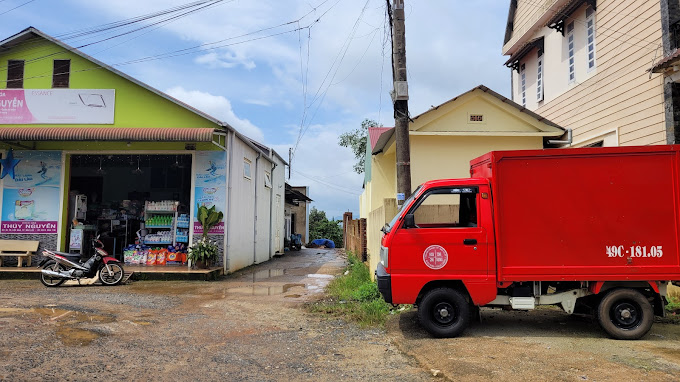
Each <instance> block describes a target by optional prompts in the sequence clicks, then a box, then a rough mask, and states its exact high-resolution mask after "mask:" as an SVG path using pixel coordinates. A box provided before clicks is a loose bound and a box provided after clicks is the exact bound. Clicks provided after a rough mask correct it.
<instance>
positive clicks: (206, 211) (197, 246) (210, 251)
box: [188, 205, 224, 268]
mask: <svg viewBox="0 0 680 382" xmlns="http://www.w3.org/2000/svg"><path fill="white" fill-rule="evenodd" d="M197 207H198V209H197V211H196V219H198V221H199V223H201V227H203V235H202V236H201V238H200V239H198V240H197V241H195V242H194V243H193V244H192V245H191V247H189V256H188V259H189V260H191V264H192V265H195V266H197V267H201V268H208V267H210V266H211V265H212V264H214V263H215V260H217V251H218V250H219V248H218V247H217V243H216V242H215V241H213V240H210V239H208V231H210V229H211V228H212V227H214V226H215V225H216V224H217V223H219V222H220V221H221V220H222V218H223V217H224V214H223V213H222V212H220V211H217V210H216V209H215V206H212V207H210V208H208V207H206V206H200V205H199V206H197Z"/></svg>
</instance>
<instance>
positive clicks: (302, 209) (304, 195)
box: [284, 183, 313, 245]
mask: <svg viewBox="0 0 680 382" xmlns="http://www.w3.org/2000/svg"><path fill="white" fill-rule="evenodd" d="M308 195H309V187H307V186H298V187H295V186H291V185H289V184H288V183H286V205H285V209H284V216H285V217H284V218H285V230H284V231H285V234H286V238H287V239H290V235H291V234H300V235H301V240H302V244H303V245H304V244H307V243H308V242H309V203H310V202H312V201H313V200H312V199H310V198H309V196H308Z"/></svg>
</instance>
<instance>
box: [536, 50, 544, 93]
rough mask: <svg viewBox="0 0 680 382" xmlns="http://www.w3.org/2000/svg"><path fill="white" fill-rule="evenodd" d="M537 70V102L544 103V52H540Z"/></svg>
mask: <svg viewBox="0 0 680 382" xmlns="http://www.w3.org/2000/svg"><path fill="white" fill-rule="evenodd" d="M537 65H538V66H537V69H536V100H538V101H543V51H542V50H540V49H539V50H538V63H537Z"/></svg>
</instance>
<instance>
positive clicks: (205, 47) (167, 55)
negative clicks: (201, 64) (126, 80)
mask: <svg viewBox="0 0 680 382" xmlns="http://www.w3.org/2000/svg"><path fill="white" fill-rule="evenodd" d="M211 1H215V0H211ZM219 1H224V0H219ZM231 1H233V0H231ZM328 1H329V0H324V1H323V2H322V3H321V4H319V6H321V5H323V4H325V3H326V2H328ZM338 2H339V0H338ZM203 3H205V2H203ZM336 4H337V2H336ZM316 9H317V8H313V10H312V11H310V12H308V13H306V14H304V15H303V16H302V17H300V18H298V19H296V20H292V21H288V22H285V23H282V24H279V25H276V26H272V27H267V28H262V29H260V30H257V31H253V32H249V33H245V34H242V35H240V36H234V37H229V38H226V39H222V40H218V41H213V42H209V43H203V44H199V45H196V46H192V47H188V48H184V49H178V50H174V51H169V52H165V53H161V54H157V55H152V56H146V57H141V58H137V59H133V60H129V61H125V62H119V63H116V64H111V65H110V66H124V65H130V64H136V63H143V62H148V61H155V60H161V59H168V58H174V57H178V56H183V55H188V54H195V53H199V52H205V51H208V50H215V49H219V48H224V47H228V46H233V45H239V44H244V43H248V42H253V41H257V40H262V39H266V38H271V37H276V36H280V35H283V34H287V33H292V32H296V31H298V30H304V29H310V28H311V27H312V26H313V25H314V24H316V23H318V22H319V21H320V20H321V17H319V18H317V19H315V20H314V21H312V22H311V23H310V25H307V26H304V27H300V28H295V29H291V30H286V31H283V32H279V33H274V34H269V35H266V36H260V37H256V38H252V39H248V40H243V41H237V42H233V43H228V44H220V43H222V42H226V41H231V40H235V39H238V38H242V37H246V36H250V35H254V34H258V33H261V32H264V31H268V30H272V29H276V28H280V27H283V26H286V25H290V24H294V23H297V22H299V21H301V20H302V19H304V18H306V17H307V16H309V15H310V14H311V13H312V12H313V11H314V10H316ZM324 14H326V12H324ZM216 44H220V45H216ZM87 45H93V44H87ZM212 45H214V46H212ZM79 48H80V47H79ZM77 49H78V48H71V49H65V50H64V51H62V52H65V51H74V50H77ZM62 52H59V53H62ZM55 54H57V53H53V54H50V55H46V56H43V57H38V58H35V59H32V60H27V62H35V61H39V60H41V59H45V58H47V57H50V56H53V55H55ZM101 68H103V66H97V67H93V68H88V69H83V70H79V71H72V73H77V72H85V71H90V70H95V69H101ZM4 70H6V69H4ZM42 77H46V76H43V75H38V76H33V77H28V78H25V79H33V78H42ZM0 82H6V80H5V81H2V80H0Z"/></svg>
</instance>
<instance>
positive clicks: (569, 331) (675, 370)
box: [387, 308, 680, 382]
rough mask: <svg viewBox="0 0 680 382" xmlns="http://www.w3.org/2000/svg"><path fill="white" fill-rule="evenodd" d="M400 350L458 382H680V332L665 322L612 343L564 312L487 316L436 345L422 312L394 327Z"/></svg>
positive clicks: (391, 333)
mask: <svg viewBox="0 0 680 382" xmlns="http://www.w3.org/2000/svg"><path fill="white" fill-rule="evenodd" d="M387 331H388V333H389V337H390V339H391V340H392V341H393V343H394V344H395V345H396V346H397V347H398V348H399V350H401V351H402V352H404V353H405V354H408V355H411V356H412V357H414V358H415V359H416V360H417V361H418V362H419V363H420V364H421V366H422V367H423V368H425V369H427V370H431V371H432V372H433V373H435V374H437V375H439V376H440V377H443V378H445V379H449V380H452V381H475V382H477V381H499V380H500V381H518V380H519V381H587V380H590V381H678V380H680V342H678V340H680V325H677V324H664V323H660V322H657V323H655V324H654V325H653V326H652V330H651V331H650V332H649V333H648V334H647V335H646V336H645V337H643V338H642V339H641V340H637V341H617V340H612V339H610V338H608V337H607V336H606V334H605V333H604V332H603V331H602V330H601V329H600V328H599V327H598V325H597V323H596V322H595V321H593V319H591V318H590V317H583V316H569V315H567V314H566V313H564V312H562V311H561V310H558V309H557V308H555V309H551V308H548V309H539V310H534V311H529V312H523V311H502V310H496V309H493V310H492V309H482V322H481V323H479V322H477V323H474V324H473V325H471V327H470V328H468V330H467V331H466V332H465V333H464V334H463V336H461V337H459V338H451V339H433V338H431V337H430V336H429V335H428V334H427V333H426V332H425V331H424V330H423V329H422V328H421V327H420V325H419V324H418V317H417V313H416V312H415V311H410V312H407V313H405V314H402V315H400V316H398V317H394V319H392V320H390V321H389V322H388V324H387Z"/></svg>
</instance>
